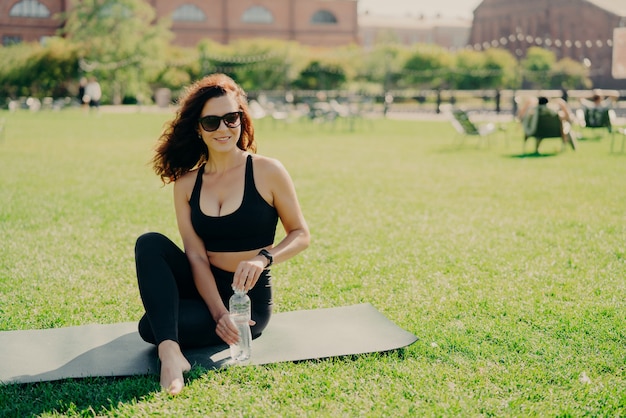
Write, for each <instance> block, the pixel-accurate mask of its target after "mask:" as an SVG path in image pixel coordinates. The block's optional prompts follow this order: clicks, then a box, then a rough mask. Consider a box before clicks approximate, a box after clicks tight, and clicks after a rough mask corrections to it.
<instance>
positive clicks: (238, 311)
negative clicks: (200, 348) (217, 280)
mask: <svg viewBox="0 0 626 418" xmlns="http://www.w3.org/2000/svg"><path fill="white" fill-rule="evenodd" d="M228 305H229V311H230V319H231V321H233V323H234V324H235V326H236V327H237V330H238V331H239V342H237V344H233V345H231V346H230V358H231V359H232V360H233V362H234V363H245V362H247V361H248V360H250V341H251V340H252V334H251V333H250V315H251V314H250V309H251V303H250V298H249V297H248V295H247V294H246V292H245V291H243V290H237V289H235V293H234V294H233V295H232V296H231V298H230V301H229V302H228Z"/></svg>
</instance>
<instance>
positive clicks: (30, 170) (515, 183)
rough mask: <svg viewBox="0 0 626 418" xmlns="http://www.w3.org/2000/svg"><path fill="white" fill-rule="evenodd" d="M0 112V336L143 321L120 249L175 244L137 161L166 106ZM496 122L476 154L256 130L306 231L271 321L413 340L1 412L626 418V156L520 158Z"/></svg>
mask: <svg viewBox="0 0 626 418" xmlns="http://www.w3.org/2000/svg"><path fill="white" fill-rule="evenodd" d="M1 117H5V118H6V119H7V129H6V134H5V136H4V138H0V167H1V172H0V202H2V205H1V206H0V236H1V237H2V238H1V241H0V330H18V329H33V328H53V327H64V326H72V325H80V324H89V323H102V324H104V323H113V322H125V321H135V320H138V319H139V318H140V316H141V315H142V306H141V301H140V299H139V294H138V291H137V289H136V283H135V275H134V260H133V246H134V241H135V239H136V237H137V236H139V235H140V234H142V233H144V232H146V231H160V232H163V233H165V234H167V235H169V236H170V237H172V238H173V239H174V240H175V241H176V242H178V243H180V238H179V236H178V232H177V229H176V224H175V218H174V211H173V206H172V196H171V195H172V188H171V186H165V187H162V186H161V183H160V181H159V180H158V178H156V176H155V175H154V174H153V173H152V171H151V168H150V165H149V163H148V162H149V160H150V157H151V151H152V147H153V145H154V143H155V140H156V138H157V137H158V135H159V133H160V131H161V129H162V126H163V124H164V122H165V121H166V120H167V119H168V118H170V115H168V114H164V113H149V112H144V113H119V114H114V113H106V112H103V113H101V114H100V115H94V114H85V113H82V112H80V111H62V112H39V113H36V114H31V113H28V112H26V111H22V112H17V113H11V114H8V113H6V112H5V113H0V118H1ZM506 128H508V130H507V131H504V132H500V133H498V135H497V136H496V137H494V138H493V141H492V142H491V145H490V146H489V147H486V146H483V147H480V148H477V147H476V146H475V140H473V139H471V138H468V140H467V141H466V143H465V144H464V145H462V146H458V144H457V143H456V142H455V139H456V138H455V133H454V131H453V129H452V127H451V125H449V124H448V123H446V122H437V121H394V120H381V119H373V120H360V121H356V122H355V124H354V126H353V127H352V129H349V127H348V126H347V125H346V124H337V125H336V126H332V125H319V124H313V123H288V124H285V123H282V122H277V123H274V122H273V121H270V120H261V121H259V123H258V124H257V140H258V146H259V152H260V153H262V154H265V155H269V156H272V157H275V158H278V159H280V160H281V161H282V162H283V164H284V165H285V166H286V167H287V169H288V170H289V172H290V173H291V175H292V177H293V180H294V182H295V185H296V188H297V191H298V195H299V198H300V201H301V205H302V208H303V211H304V213H305V216H306V218H307V221H308V223H309V226H310V228H311V233H312V244H311V247H310V248H309V249H308V250H307V251H305V252H304V253H302V254H301V255H299V256H297V257H296V258H294V259H292V260H290V261H288V262H286V263H283V264H280V265H277V266H275V267H273V269H272V272H273V276H274V278H275V280H274V284H275V295H274V296H275V298H274V301H275V310H276V311H277V312H284V311H292V310H299V309H312V308H327V307H335V306H343V305H351V304H357V303H363V302H367V303H371V304H372V305H374V306H375V307H376V308H377V309H378V310H379V311H381V312H383V313H384V314H385V315H386V316H387V317H388V318H390V319H391V320H393V321H394V322H395V323H397V324H398V325H400V326H401V327H403V328H405V329H407V330H409V331H411V332H413V333H414V334H415V335H417V336H418V337H419V341H418V342H416V343H415V344H413V345H411V346H410V347H408V348H406V349H404V350H400V351H395V352H390V353H385V354H371V355H359V356H351V357H343V358H332V359H324V360H319V361H306V362H299V363H280V364H274V365H268V366H253V367H245V368H231V369H226V370H220V371H207V370H202V369H199V368H194V369H193V370H192V372H191V373H190V374H189V376H188V382H187V387H186V389H185V391H184V392H183V394H182V395H181V396H178V397H175V398H172V397H170V396H168V395H166V394H165V393H163V392H161V391H160V390H159V384H158V377H157V376H145V377H130V378H118V379H110V378H94V379H78V380H66V381H61V382H46V383H40V384H28V385H9V386H0V416H10V417H11V416H16V417H23V416H59V415H61V416H66V415H67V416H76V415H80V416H94V415H107V416H127V417H136V416H154V415H174V416H250V417H253V416H254V417H262V416H269V417H274V416H276V417H279V416H280V417H283V416H287V417H300V416H368V417H379V416H464V417H465V416H542V417H543V416H624V415H626V280H625V277H626V187H624V184H625V183H624V182H625V181H626V154H617V153H613V154H612V153H609V141H610V139H609V138H608V137H606V138H603V139H599V140H598V139H596V140H587V141H580V143H579V148H578V150H577V151H576V152H573V151H572V150H570V149H567V150H565V151H564V152H562V153H558V150H559V144H558V142H557V141H552V140H546V141H544V144H542V152H543V153H544V155H543V156H541V157H538V156H527V157H523V158H522V157H521V156H520V152H521V149H522V146H521V139H520V134H519V132H517V131H516V129H515V128H514V127H513V126H507V127H506ZM507 138H508V139H507ZM531 148H532V146H531V145H529V146H528V147H527V149H528V150H530V149H531ZM281 234H282V232H279V236H282V235H281ZM1 362H2V359H0V367H2V365H1Z"/></svg>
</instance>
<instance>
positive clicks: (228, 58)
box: [198, 39, 302, 90]
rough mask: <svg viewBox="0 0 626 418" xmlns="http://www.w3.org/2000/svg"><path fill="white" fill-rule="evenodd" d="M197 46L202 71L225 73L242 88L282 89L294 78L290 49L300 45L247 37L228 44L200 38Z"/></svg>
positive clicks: (294, 49) (291, 51)
mask: <svg viewBox="0 0 626 418" xmlns="http://www.w3.org/2000/svg"><path fill="white" fill-rule="evenodd" d="M198 48H199V50H200V55H201V58H200V59H201V68H202V72H203V73H204V74H207V73H212V72H221V73H225V74H228V75H229V76H231V77H232V78H233V79H235V80H236V81H237V82H238V83H239V84H240V85H241V86H242V87H243V88H244V89H245V90H283V89H286V88H288V87H289V84H290V82H291V80H292V79H293V77H294V75H293V74H292V72H291V65H292V61H293V51H297V50H298V49H299V48H302V47H301V46H299V45H296V44H295V43H293V42H286V41H281V40H274V39H248V40H239V41H235V42H233V43H231V44H230V45H228V46H224V45H219V44H217V43H215V42H212V41H203V42H201V43H200V44H199V46H198Z"/></svg>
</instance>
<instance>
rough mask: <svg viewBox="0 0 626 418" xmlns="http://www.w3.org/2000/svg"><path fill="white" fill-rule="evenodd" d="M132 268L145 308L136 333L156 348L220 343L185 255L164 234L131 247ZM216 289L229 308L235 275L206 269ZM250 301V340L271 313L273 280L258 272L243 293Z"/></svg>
mask: <svg viewBox="0 0 626 418" xmlns="http://www.w3.org/2000/svg"><path fill="white" fill-rule="evenodd" d="M135 265H136V268H137V281H138V283H139V293H140V294H141V300H142V301H143V306H144V308H145V310H146V313H145V315H144V316H143V317H142V318H141V320H140V321H139V335H141V338H143V339H144V340H145V341H147V342H149V343H152V344H156V345H158V344H159V343H161V342H162V341H165V340H173V341H176V342H178V343H179V344H180V345H181V347H188V348H192V347H202V346H207V345H217V344H223V343H224V341H223V340H222V339H221V338H220V337H218V336H217V334H216V333H215V327H216V325H217V324H216V323H215V320H214V319H213V317H212V316H211V313H210V311H209V308H208V307H207V305H206V303H205V302H204V300H203V299H202V297H201V296H200V294H199V293H198V289H197V288H196V285H195V284H194V281H193V276H192V274H191V266H190V265H189V260H188V259H187V256H186V255H185V253H184V252H183V251H182V250H181V249H180V248H179V247H178V246H177V245H176V244H174V243H173V242H172V241H171V240H170V239H169V238H167V237H166V236H164V235H162V234H159V233H156V232H150V233H147V234H144V235H142V236H140V237H139V238H138V239H137V243H136V245H135ZM211 271H212V272H213V276H214V277H215V283H216V284H217V289H218V292H219V294H220V297H221V298H222V301H223V302H224V304H225V305H226V307H227V308H228V299H229V298H230V297H231V296H232V294H233V290H232V288H231V286H232V283H233V275H234V273H232V272H228V271H224V270H221V269H218V268H217V267H214V266H211ZM248 295H249V296H250V299H251V301H252V320H254V321H256V324H255V325H253V326H252V327H251V330H252V338H256V337H258V336H259V335H261V332H262V331H263V330H264V329H265V327H266V326H267V324H268V322H269V320H270V316H271V313H272V280H271V276H270V273H269V270H265V271H263V273H262V274H261V277H259V280H258V282H257V283H256V285H255V286H254V288H252V289H250V291H249V292H248Z"/></svg>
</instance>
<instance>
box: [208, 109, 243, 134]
mask: <svg viewBox="0 0 626 418" xmlns="http://www.w3.org/2000/svg"><path fill="white" fill-rule="evenodd" d="M241 114H242V112H241V111H239V112H230V113H227V114H225V115H224V116H213V115H208V116H204V117H202V118H200V121H199V122H200V126H202V129H204V130H205V131H207V132H213V131H216V130H217V128H219V127H220V123H222V121H224V125H226V126H227V127H229V128H236V127H237V126H239V125H241Z"/></svg>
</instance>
